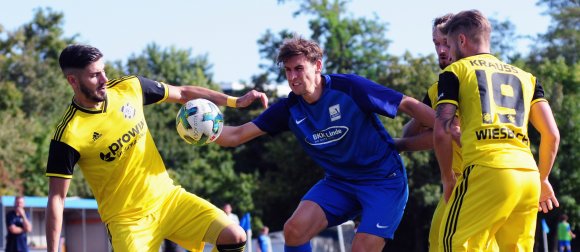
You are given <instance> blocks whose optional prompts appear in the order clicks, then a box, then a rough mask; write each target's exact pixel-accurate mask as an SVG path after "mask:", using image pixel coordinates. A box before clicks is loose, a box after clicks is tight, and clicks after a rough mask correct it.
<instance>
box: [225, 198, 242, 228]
mask: <svg viewBox="0 0 580 252" xmlns="http://www.w3.org/2000/svg"><path fill="white" fill-rule="evenodd" d="M222 210H224V212H226V214H227V215H228V217H229V218H230V219H232V221H234V222H235V223H236V224H238V225H240V218H238V215H237V214H235V213H232V210H233V209H232V205H231V204H230V203H226V204H225V205H224V206H223V207H222Z"/></svg>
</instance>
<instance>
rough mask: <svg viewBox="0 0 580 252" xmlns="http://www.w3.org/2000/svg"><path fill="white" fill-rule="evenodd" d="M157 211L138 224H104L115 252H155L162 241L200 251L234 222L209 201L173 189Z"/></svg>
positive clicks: (138, 221)
mask: <svg viewBox="0 0 580 252" xmlns="http://www.w3.org/2000/svg"><path fill="white" fill-rule="evenodd" d="M160 204H161V206H160V207H159V210H158V211H155V212H154V213H152V214H151V215H148V216H145V217H143V218H142V219H139V220H132V221H112V222H110V223H108V224H107V229H108V231H109V236H110V239H111V243H112V246H113V250H114V251H115V252H133V251H139V252H140V251H151V252H157V251H159V248H160V246H161V243H162V242H163V239H169V240H172V241H173V242H175V243H177V244H179V245H180V246H182V247H183V248H185V249H187V250H190V251H203V247H204V242H208V243H212V244H215V241H216V240H217V237H218V235H219V234H220V232H221V231H222V230H223V229H224V228H225V227H227V226H229V225H231V224H233V222H232V221H231V220H230V219H229V218H228V217H227V216H226V214H225V213H224V212H223V211H222V210H221V209H219V208H217V207H215V206H214V205H212V204H211V203H209V202H208V201H206V200H204V199H202V198H200V197H198V196H196V195H194V194H191V193H188V192H186V191H185V190H184V189H183V188H179V187H178V188H176V189H175V190H174V191H173V192H172V193H171V194H170V195H169V196H168V197H167V198H166V199H165V201H164V202H161V203H160Z"/></svg>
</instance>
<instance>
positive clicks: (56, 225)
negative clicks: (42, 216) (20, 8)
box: [46, 177, 70, 252]
mask: <svg viewBox="0 0 580 252" xmlns="http://www.w3.org/2000/svg"><path fill="white" fill-rule="evenodd" d="M69 185H70V179H64V178H55V177H51V178H50V179H49V185H48V205H47V206H46V245H47V249H48V251H49V252H57V251H58V245H59V244H58V242H59V241H60V232H61V228H62V212H63V210H64V200H65V198H66V194H67V192H68V187H69Z"/></svg>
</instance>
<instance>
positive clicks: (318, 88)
mask: <svg viewBox="0 0 580 252" xmlns="http://www.w3.org/2000/svg"><path fill="white" fill-rule="evenodd" d="M315 83H316V84H315V85H314V90H313V92H311V93H309V94H305V95H303V96H302V98H303V99H304V100H305V101H306V102H307V103H309V104H312V103H315V102H316V101H318V99H320V96H322V91H323V90H324V86H325V79H324V78H322V76H321V75H318V77H317V79H316V80H315Z"/></svg>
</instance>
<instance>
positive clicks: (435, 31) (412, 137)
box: [397, 13, 462, 251]
mask: <svg viewBox="0 0 580 252" xmlns="http://www.w3.org/2000/svg"><path fill="white" fill-rule="evenodd" d="M452 16H453V14H451V13H449V14H446V15H443V16H440V17H437V18H435V19H434V20H433V27H432V37H433V45H434V46H435V52H436V53H437V59H438V61H439V67H440V68H441V70H443V69H444V68H445V67H447V66H448V65H449V64H451V58H450V56H449V46H448V45H447V38H446V36H445V35H444V34H443V33H442V32H441V28H442V27H443V25H445V23H446V22H447V21H448V20H449V19H450V18H451V17H452ZM423 103H425V104H426V105H427V106H429V107H432V108H433V109H435V104H436V103H437V82H435V83H433V85H431V87H429V89H428V90H427V94H425V98H423ZM457 126H458V125H457ZM432 133H433V130H432V129H431V128H426V127H424V126H422V125H421V124H420V123H418V122H417V120H415V119H411V120H410V121H409V122H408V123H407V124H405V126H404V127H403V138H401V139H397V145H398V147H399V149H400V150H402V151H416V150H426V149H432V148H433V135H432ZM461 165H462V159H461V149H460V147H459V146H458V145H457V144H456V143H455V142H454V143H453V165H452V167H453V173H454V175H455V178H456V179H460V177H461ZM450 186H452V185H450ZM451 189H452V188H449V189H448V190H451ZM446 205H447V202H446V201H445V200H444V198H443V197H441V199H439V202H438V203H437V207H436V208H435V212H434V213H433V218H432V220H431V227H430V229H429V251H438V249H439V225H440V223H441V218H442V217H443V211H444V209H445V206H446Z"/></svg>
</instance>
